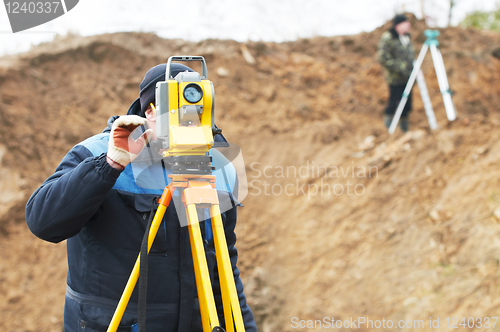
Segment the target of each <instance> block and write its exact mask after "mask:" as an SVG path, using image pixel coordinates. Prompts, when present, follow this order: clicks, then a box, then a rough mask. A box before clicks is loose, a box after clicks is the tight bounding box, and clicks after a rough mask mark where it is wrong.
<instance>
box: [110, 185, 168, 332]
mask: <svg viewBox="0 0 500 332" xmlns="http://www.w3.org/2000/svg"><path fill="white" fill-rule="evenodd" d="M171 199H172V191H171V190H170V188H169V187H166V188H165V190H164V191H163V194H162V196H161V198H160V202H159V206H158V209H157V210H156V213H155V216H154V218H153V222H152V223H151V228H150V230H149V235H148V252H149V250H150V249H151V246H152V245H153V241H154V239H155V237H156V233H157V232H158V228H159V227H160V224H161V222H162V220H163V216H164V215H165V211H166V210H167V207H168V204H169V203H170V200H171ZM139 267H140V254H139V256H138V257H137V260H136V261H135V265H134V268H133V270H132V273H131V274H130V277H129V279H128V281H127V285H126V286H125V290H124V291H123V293H122V297H121V298H120V302H118V306H117V307H116V310H115V313H114V314H113V318H112V319H111V323H110V324H109V327H108V330H107V332H116V330H117V329H118V325H119V324H120V321H121V320H122V317H123V313H124V312H125V309H126V308H127V304H128V301H129V300H130V296H131V295H132V292H133V291H134V287H135V284H136V283H137V279H138V278H139Z"/></svg>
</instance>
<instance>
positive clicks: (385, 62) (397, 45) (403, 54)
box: [377, 15, 415, 132]
mask: <svg viewBox="0 0 500 332" xmlns="http://www.w3.org/2000/svg"><path fill="white" fill-rule="evenodd" d="M410 28H411V24H410V22H409V21H408V18H407V17H406V16H405V15H396V16H395V17H394V19H393V25H392V27H391V29H389V30H388V31H386V32H384V33H383V34H382V37H381V39H380V42H379V45H378V54H377V55H378V60H379V62H380V63H381V64H382V66H383V67H384V69H385V74H386V79H387V84H388V85H389V94H390V95H389V102H388V105H387V107H386V109H385V114H384V123H385V125H386V127H389V126H390V124H391V121H392V118H393V117H394V113H396V109H397V107H398V105H399V102H400V101H401V98H402V96H403V91H404V89H405V87H406V83H407V82H408V79H409V78H410V74H411V72H412V70H413V60H414V59H415V49H414V48H413V44H412V43H411V40H410V35H409V33H408V32H409V30H410ZM411 107H412V94H411V92H410V95H409V96H408V101H407V103H406V105H405V108H404V109H403V114H402V116H401V120H400V122H399V124H400V128H401V130H403V131H404V132H406V131H408V127H409V125H408V115H409V113H410V112H411Z"/></svg>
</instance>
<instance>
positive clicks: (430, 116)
mask: <svg viewBox="0 0 500 332" xmlns="http://www.w3.org/2000/svg"><path fill="white" fill-rule="evenodd" d="M417 84H418V89H419V90H420V95H421V96H422V101H423V103H424V108H425V114H426V115H427V120H428V121H429V126H430V127H431V129H433V130H434V129H437V127H438V125H437V121H436V116H435V115H434V109H433V108H432V103H431V98H430V97H429V91H428V90H427V85H426V84H425V78H424V74H423V73H422V71H421V70H419V71H418V75H417Z"/></svg>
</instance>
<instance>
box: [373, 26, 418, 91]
mask: <svg viewBox="0 0 500 332" xmlns="http://www.w3.org/2000/svg"><path fill="white" fill-rule="evenodd" d="M377 55H378V61H379V62H380V63H381V64H382V66H384V68H385V74H386V79H387V83H388V84H389V85H400V84H406V82H408V79H409V78H410V74H411V71H412V69H413V60H414V59H415V50H414V48H413V44H412V43H411V41H410V42H409V43H408V45H406V46H403V44H402V43H401V41H400V40H399V36H398V35H397V33H396V31H394V30H389V31H386V32H384V33H383V34H382V37H381V38H380V42H379V45H378V52H377Z"/></svg>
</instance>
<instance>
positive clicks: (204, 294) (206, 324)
mask: <svg viewBox="0 0 500 332" xmlns="http://www.w3.org/2000/svg"><path fill="white" fill-rule="evenodd" d="M186 190H188V189H186ZM186 210H187V215H188V229H189V240H190V242H191V253H192V255H193V265H194V274H195V278H196V288H197V290H198V300H199V301H200V311H201V321H202V324H203V332H211V331H212V330H213V329H214V328H215V327H217V326H219V317H218V316H217V309H216V307H215V300H214V294H213V292H212V284H211V282H210V275H209V273H208V266H207V260H206V256H205V249H204V247H203V241H202V237H201V231H200V224H199V220H198V213H197V211H196V205H195V204H194V203H191V204H187V205H186Z"/></svg>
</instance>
